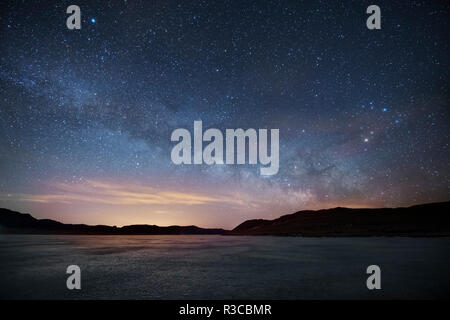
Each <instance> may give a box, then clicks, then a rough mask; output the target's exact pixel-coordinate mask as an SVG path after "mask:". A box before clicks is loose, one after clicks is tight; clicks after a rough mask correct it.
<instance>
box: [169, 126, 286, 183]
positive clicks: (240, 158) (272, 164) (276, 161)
mask: <svg viewBox="0 0 450 320" xmlns="http://www.w3.org/2000/svg"><path fill="white" fill-rule="evenodd" d="M202 126H203V124H202V121H201V120H200V121H194V137H193V142H192V138H191V133H190V132H189V131H188V130H187V129H183V128H180V129H176V130H174V131H173V132H172V135H171V138H170V140H171V141H176V142H178V143H177V144H176V145H175V146H174V147H173V149H172V152H171V155H170V157H171V159H172V162H173V163H175V164H202V163H205V164H208V165H212V164H228V165H229V164H246V163H247V162H246V160H247V158H248V164H255V165H256V164H257V163H258V160H259V163H260V164H261V165H262V166H261V167H260V174H261V175H268V176H270V175H274V174H277V172H278V169H279V165H280V156H279V152H280V147H279V134H280V131H279V129H270V155H269V150H268V130H267V129H259V130H258V131H256V130H255V129H252V128H250V129H247V130H245V131H244V130H243V129H226V130H225V156H224V137H223V134H222V131H220V130H219V129H214V128H211V129H208V130H206V131H205V132H204V133H203V129H202ZM203 142H209V143H208V145H206V146H205V148H203ZM235 142H236V143H235ZM246 142H248V144H247V143H246ZM192 145H194V148H193V158H194V159H193V161H192ZM246 150H248V157H247V152H246Z"/></svg>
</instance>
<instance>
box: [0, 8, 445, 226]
mask: <svg viewBox="0 0 450 320" xmlns="http://www.w3.org/2000/svg"><path fill="white" fill-rule="evenodd" d="M72 2H73V1H71V2H67V1H57V2H55V3H51V2H50V1H24V2H23V3H22V2H20V1H9V2H8V4H4V5H2V8H1V20H0V23H1V25H0V28H1V31H0V57H1V58H0V177H1V180H0V206H2V207H7V208H11V209H17V210H21V211H28V212H31V213H32V214H33V215H35V216H37V217H41V218H43V217H46V218H53V219H57V220H60V221H64V222H77V223H103V224H118V225H123V224H132V223H155V224H160V225H168V224H197V225H200V226H222V227H227V228H231V227H234V226H235V225H236V224H238V223H240V222H242V221H243V220H244V219H249V218H256V217H258V218H274V217H277V216H279V215H281V214H285V213H290V212H293V211H297V210H300V209H305V208H312V209H316V208H325V207H332V206H352V207H362V206H364V207H375V206H403V205H411V204H416V203H423V202H432V201H443V200H448V199H449V195H450V170H449V166H450V162H449V159H450V150H449V135H450V130H449V124H450V112H449V85H448V83H449V75H450V74H449V70H450V69H449V54H448V52H449V49H450V48H449V42H448V40H449V38H448V33H447V32H448V30H449V25H448V14H449V5H448V4H447V3H446V2H445V1H442V2H439V1H433V2H431V1H423V2H422V1H411V2H404V1H395V2H396V3H393V1H377V2H376V4H377V5H379V6H380V8H381V13H382V22H381V30H368V29H367V27H366V19H367V17H368V15H367V14H366V8H367V6H368V5H370V4H372V3H364V2H361V1H358V2H353V1H343V2H341V1H241V0H239V1H131V0H130V1H109V2H106V1H101V2H96V3H94V2H93V1H89V2H86V1H76V2H73V3H72ZM71 4H76V5H78V6H79V7H80V8H81V17H82V28H81V30H68V29H67V27H66V19H67V17H68V14H66V8H67V7H68V6H69V5H71ZM195 120H202V121H203V126H204V127H205V128H218V129H221V130H225V129H226V128H244V129H246V128H269V129H270V128H279V130H280V169H279V172H278V174H276V175H274V176H268V177H264V176H260V175H259V173H258V170H257V169H256V168H255V166H252V165H244V166H242V165H239V166H238V165H234V166H233V165H212V166H208V165H196V166H189V165H181V166H178V165H175V164H173V163H172V161H171V159H170V152H171V148H172V147H173V143H171V142H170V134H171V132H172V131H173V130H175V129H177V128H187V129H189V130H192V127H193V122H194V121H195Z"/></svg>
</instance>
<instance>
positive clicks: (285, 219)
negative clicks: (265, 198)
mask: <svg viewBox="0 0 450 320" xmlns="http://www.w3.org/2000/svg"><path fill="white" fill-rule="evenodd" d="M0 233H16V234H92V235H95V234H99V235H100V234H102V235H103V234H104V235H182V234H223V235H258V236H264V235H273V236H303V237H359V236H360V237H365V236H408V237H438V236H450V202H439V203H430V204H422V205H416V206H412V207H407V208H379V209H351V208H342V207H338V208H332V209H323V210H317V211H313V210H303V211H298V212H296V213H293V214H288V215H284V216H281V217H279V218H277V219H274V220H264V219H254V220H247V221H245V222H243V223H241V224H240V225H238V226H237V227H236V228H234V229H233V230H231V231H227V230H224V229H220V228H216V229H204V228H199V227H197V226H169V227H159V226H156V225H146V224H145V225H129V226H123V227H116V226H106V225H95V226H90V225H85V224H64V223H61V222H58V221H54V220H50V219H36V218H34V217H32V216H31V215H30V214H26V213H20V212H16V211H12V210H9V209H1V208H0Z"/></svg>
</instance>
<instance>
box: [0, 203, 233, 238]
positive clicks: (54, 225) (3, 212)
mask: <svg viewBox="0 0 450 320" xmlns="http://www.w3.org/2000/svg"><path fill="white" fill-rule="evenodd" d="M224 232H225V230H223V229H204V228H199V227H197V226H169V227H159V226H155V225H146V224H145V225H130V226H124V227H116V226H105V225H96V226H89V225H85V224H64V223H61V222H58V221H54V220H50V219H36V218H34V217H32V216H31V215H30V214H27V213H20V212H16V211H12V210H9V209H2V208H0V233H18V234H92V235H94V234H104V235H108V234H110V235H114V234H117V235H120V234H122V235H123V234H128V235H133V234H134V235H152V234H156V235H163V234H167V235H182V234H222V233H224Z"/></svg>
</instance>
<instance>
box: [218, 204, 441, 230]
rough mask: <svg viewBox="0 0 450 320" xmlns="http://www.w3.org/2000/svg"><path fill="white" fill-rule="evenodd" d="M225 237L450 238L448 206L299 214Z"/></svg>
mask: <svg viewBox="0 0 450 320" xmlns="http://www.w3.org/2000/svg"><path fill="white" fill-rule="evenodd" d="M226 234H227V235H276V236H303V237H366V236H407V237H439V236H450V202H439V203H430V204H422V205H416V206H412V207H408V208H380V209H349V208H341V207H338V208H333V209H323V210H318V211H311V210H305V211H298V212H296V213H293V214H289V215H284V216H281V217H280V218H278V219H274V220H263V219H257V220H247V221H245V222H243V223H241V224H240V225H238V226H237V227H236V228H234V229H233V230H231V231H229V232H227V233H226Z"/></svg>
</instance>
